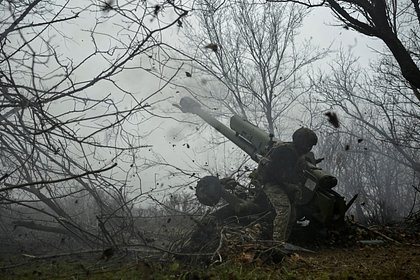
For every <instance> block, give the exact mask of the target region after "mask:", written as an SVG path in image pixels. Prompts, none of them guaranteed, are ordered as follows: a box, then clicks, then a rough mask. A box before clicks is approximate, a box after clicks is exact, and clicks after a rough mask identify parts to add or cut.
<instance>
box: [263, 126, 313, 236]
mask: <svg viewBox="0 0 420 280" xmlns="http://www.w3.org/2000/svg"><path fill="white" fill-rule="evenodd" d="M317 142H318V137H317V136H316V134H315V133H314V132H313V131H312V130H310V129H308V128H304V127H302V128H299V129H298V130H296V131H295V132H294V133H293V142H280V143H276V144H274V145H273V147H272V148H271V149H270V151H269V152H268V154H267V155H266V158H265V159H263V160H262V161H261V162H260V163H259V166H258V169H257V173H258V181H259V182H260V183H261V184H263V185H264V191H265V193H266V195H267V197H268V198H269V200H270V202H271V205H272V208H273V209H274V211H273V216H274V217H273V239H274V240H276V241H286V240H287V239H288V238H289V235H290V232H291V229H292V227H293V224H294V223H295V220H296V209H295V205H294V202H295V199H296V196H297V195H299V190H300V186H302V185H303V184H304V183H305V181H306V178H305V176H304V173H303V170H304V166H303V162H304V161H305V156H308V155H309V157H312V158H313V154H312V153H309V152H310V151H311V149H312V147H313V146H314V145H316V143H317Z"/></svg>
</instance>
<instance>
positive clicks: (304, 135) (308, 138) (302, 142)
mask: <svg viewBox="0 0 420 280" xmlns="http://www.w3.org/2000/svg"><path fill="white" fill-rule="evenodd" d="M292 139H293V143H294V144H295V145H297V146H311V147H312V146H314V145H316V143H318V136H316V134H315V132H313V130H311V129H309V128H306V127H301V128H299V129H298V130H296V131H295V132H294V133H293V136H292Z"/></svg>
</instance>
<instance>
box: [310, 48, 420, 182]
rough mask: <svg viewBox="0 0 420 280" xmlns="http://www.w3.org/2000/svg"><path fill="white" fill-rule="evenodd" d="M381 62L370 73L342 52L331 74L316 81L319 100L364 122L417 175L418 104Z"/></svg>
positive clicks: (419, 170) (351, 117)
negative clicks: (389, 145)
mask: <svg viewBox="0 0 420 280" xmlns="http://www.w3.org/2000/svg"><path fill="white" fill-rule="evenodd" d="M385 59H386V58H385ZM385 61H386V60H385ZM383 63H384V60H382V61H380V62H379V64H378V65H377V67H375V68H374V69H373V70H374V71H373V73H369V72H368V71H365V70H363V69H362V68H361V67H359V66H358V65H357V59H355V58H354V57H353V56H352V55H351V54H344V53H343V52H341V53H340V55H339V57H338V59H337V60H336V61H335V65H333V66H332V69H331V73H333V74H332V75H331V76H320V77H319V79H320V80H318V81H317V83H316V91H317V93H318V96H319V97H321V99H319V101H320V102H323V103H324V104H327V106H332V107H333V108H337V109H339V110H340V112H343V113H344V114H345V115H347V116H348V117H349V118H350V120H351V121H353V120H357V121H359V122H361V123H363V124H364V125H366V126H367V127H368V128H369V129H370V134H371V135H372V136H373V137H374V138H376V139H378V140H379V141H383V142H384V143H389V144H391V145H392V147H393V148H394V149H395V150H396V151H398V153H399V154H400V155H401V159H400V160H401V163H402V164H405V165H406V166H408V167H409V168H412V169H413V170H414V171H416V172H417V173H418V174H419V172H420V162H419V161H418V158H419V154H418V153H419V148H418V143H419V134H418V132H417V131H418V125H419V114H418V111H419V106H418V105H417V103H416V102H413V99H412V98H411V96H412V95H411V94H410V91H411V88H410V87H407V86H406V84H405V83H403V82H402V81H401V79H399V78H398V76H394V74H393V73H392V70H391V68H390V67H384V64H383ZM375 70H377V71H375ZM375 72H376V74H375ZM416 128H417V129H416Z"/></svg>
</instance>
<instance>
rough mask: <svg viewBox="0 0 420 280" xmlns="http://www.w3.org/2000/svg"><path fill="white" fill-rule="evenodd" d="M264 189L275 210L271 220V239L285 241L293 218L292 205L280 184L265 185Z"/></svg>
mask: <svg viewBox="0 0 420 280" xmlns="http://www.w3.org/2000/svg"><path fill="white" fill-rule="evenodd" d="M264 191H265V193H266V194H267V197H268V199H269V200H270V203H271V204H272V206H273V208H274V210H275V212H276V213H275V214H276V215H275V217H274V220H273V240H276V241H286V240H287V239H288V238H289V236H290V232H291V229H292V226H293V223H294V220H295V211H294V209H293V208H294V206H293V205H292V203H291V202H290V199H289V197H288V195H287V194H286V192H285V191H284V190H283V189H281V187H280V186H278V185H266V186H265V187H264Z"/></svg>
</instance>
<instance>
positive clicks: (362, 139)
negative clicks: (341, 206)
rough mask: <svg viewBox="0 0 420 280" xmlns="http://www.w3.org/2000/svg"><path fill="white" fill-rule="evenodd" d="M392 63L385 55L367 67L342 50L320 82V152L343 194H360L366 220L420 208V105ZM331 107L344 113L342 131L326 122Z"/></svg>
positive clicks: (392, 217)
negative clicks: (418, 194) (419, 194)
mask: <svg viewBox="0 0 420 280" xmlns="http://www.w3.org/2000/svg"><path fill="white" fill-rule="evenodd" d="M389 63H390V60H389V57H388V56H382V57H380V58H379V60H378V62H376V63H374V64H372V65H371V69H367V68H362V67H360V66H359V65H358V61H357V58H355V57H354V56H353V55H352V54H351V53H345V52H343V51H341V52H340V53H339V55H338V57H337V59H336V60H335V61H334V62H333V63H332V64H331V69H329V71H326V72H327V73H329V74H322V75H320V76H318V79H317V80H314V92H315V94H314V95H313V97H312V102H314V103H316V104H317V107H316V109H317V111H316V112H314V113H315V114H317V115H318V117H319V118H318V119H316V120H315V122H318V123H321V125H320V134H321V136H322V137H320V139H321V142H320V143H319V145H318V147H319V151H320V154H322V155H323V156H324V155H325V156H326V160H325V162H324V164H325V165H326V169H328V170H331V171H332V172H333V173H334V174H337V176H338V178H339V182H340V184H339V186H340V187H341V188H342V189H343V192H344V193H345V194H348V195H354V194H355V193H359V203H358V204H357V203H356V206H355V213H356V215H357V217H358V218H359V220H362V221H365V222H390V221H395V220H398V219H401V218H402V217H403V216H404V215H408V214H409V212H410V211H411V210H413V207H415V208H416V209H417V207H418V204H416V205H413V203H416V201H415V191H416V190H415V188H413V186H417V185H418V181H419V174H420V169H419V166H420V165H419V161H418V158H419V151H420V150H419V147H418V143H419V140H420V139H419V134H418V133H417V131H418V124H419V115H418V111H419V107H418V105H417V103H416V102H414V100H413V96H412V91H411V87H409V86H407V84H406V82H405V81H404V80H403V78H402V77H401V76H400V75H395V72H393V69H395V65H394V68H393V67H391V66H392V64H389ZM324 70H325V69H324ZM331 110H333V111H334V112H335V113H337V114H338V116H339V120H340V128H339V129H336V128H332V127H329V124H328V123H326V122H325V120H324V117H325V116H323V114H322V113H323V112H326V111H331ZM319 111H321V114H320V113H319ZM407 202H408V203H407Z"/></svg>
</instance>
